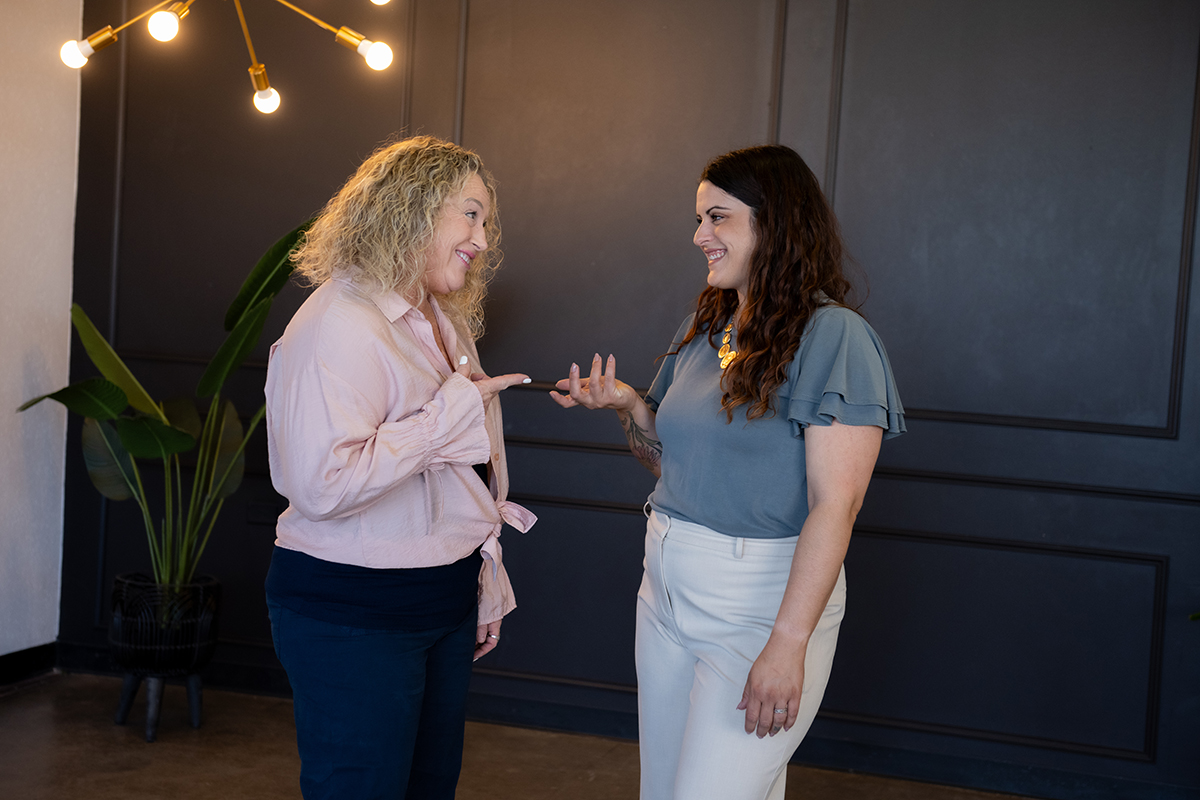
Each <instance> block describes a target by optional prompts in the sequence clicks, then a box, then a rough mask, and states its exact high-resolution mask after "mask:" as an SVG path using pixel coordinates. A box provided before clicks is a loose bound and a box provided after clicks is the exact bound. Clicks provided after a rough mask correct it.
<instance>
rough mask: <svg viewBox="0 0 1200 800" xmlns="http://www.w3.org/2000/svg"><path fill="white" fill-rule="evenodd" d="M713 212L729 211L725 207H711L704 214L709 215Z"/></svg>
mask: <svg viewBox="0 0 1200 800" xmlns="http://www.w3.org/2000/svg"><path fill="white" fill-rule="evenodd" d="M714 211H729V208H728V207H727V206H712V207H710V208H709V209H708V210H707V211H705V212H704V213H705V214H711V213H712V212H714Z"/></svg>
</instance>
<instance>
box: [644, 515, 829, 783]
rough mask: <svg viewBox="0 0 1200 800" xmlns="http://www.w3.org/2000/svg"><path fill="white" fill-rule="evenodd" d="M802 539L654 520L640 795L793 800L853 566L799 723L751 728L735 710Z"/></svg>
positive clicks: (807, 678)
mask: <svg viewBox="0 0 1200 800" xmlns="http://www.w3.org/2000/svg"><path fill="white" fill-rule="evenodd" d="M796 539H797V537H791V538H787V539H742V538H736V537H733V536H726V535H725V534H722V533H718V532H716V531H714V530H711V529H710V528H706V527H704V526H702V525H696V524H693V523H690V522H683V521H681V520H678V519H672V518H670V517H667V516H665V515H663V514H659V513H658V512H652V513H651V515H650V521H649V523H648V524H647V526H646V561H645V567H646V571H645V575H644V576H643V578H642V586H641V589H640V590H639V591H638V606H637V638H636V645H635V655H636V660H637V676H638V731H639V745H640V750H641V763H642V777H641V780H642V784H641V800H783V795H784V783H785V781H786V778H787V763H788V760H789V759H790V758H791V757H792V754H793V753H794V752H795V750H796V747H797V746H798V745H799V744H800V740H801V739H803V738H804V734H805V733H806V732H807V731H808V728H809V726H810V725H812V721H813V718H814V717H816V714H817V708H818V707H819V706H820V705H821V697H822V696H823V695H824V694H825V685H826V683H827V682H828V681H829V671H830V668H831V667H832V666H833V651H834V649H835V648H836V647H837V636H838V628H839V627H840V626H841V622H842V615H843V612H844V604H845V599H846V573H845V570H844V569H843V570H842V571H841V572H840V573H839V575H838V580H837V585H836V586H835V587H834V590H833V594H832V595H831V596H830V599H829V603H828V604H827V605H826V607H825V612H824V613H823V614H822V616H821V621H820V622H819V624H818V625H817V629H816V631H815V632H814V633H813V635H812V637H811V639H810V641H809V644H808V651H807V653H806V655H805V658H804V685H803V689H802V695H801V698H800V713H799V716H798V718H797V720H796V724H795V725H794V726H793V727H792V729H791V730H790V731H786V732H784V731H780V732H779V733H778V734H776V735H775V736H766V737H764V738H762V739H759V738H758V737H757V736H756V735H754V734H748V733H746V729H745V721H746V712H744V711H739V710H738V709H737V704H738V703H739V702H740V701H741V699H742V690H743V689H744V688H745V686H746V677H747V676H748V675H749V673H750V667H751V665H753V663H754V660H755V659H756V658H758V655H759V653H761V652H762V649H763V647H764V646H765V645H766V643H767V637H768V636H770V634H771V628H772V626H773V625H774V624H775V617H776V615H777V614H778V613H779V604H780V602H781V601H782V599H783V592H784V589H785V588H786V586H787V580H788V574H789V572H790V569H791V563H792V555H793V553H794V551H795V549H796Z"/></svg>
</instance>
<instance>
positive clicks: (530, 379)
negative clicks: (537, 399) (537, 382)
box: [521, 378, 533, 383]
mask: <svg viewBox="0 0 1200 800" xmlns="http://www.w3.org/2000/svg"><path fill="white" fill-rule="evenodd" d="M521 383H533V378H526V379H525V380H523V381H521Z"/></svg>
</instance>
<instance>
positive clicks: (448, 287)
mask: <svg viewBox="0 0 1200 800" xmlns="http://www.w3.org/2000/svg"><path fill="white" fill-rule="evenodd" d="M491 210H492V209H491V198H490V196H489V195H488V190H487V187H486V186H484V184H483V179H482V178H480V177H479V175H478V174H472V175H471V177H469V178H467V182H466V183H465V184H464V185H463V189H462V191H461V192H458V193H457V194H454V195H451V196H450V197H449V198H447V199H446V202H445V204H444V205H443V206H442V211H441V215H440V216H439V217H438V221H437V227H436V228H434V230H433V242H432V243H431V244H430V245H429V249H427V250H426V251H425V288H426V289H428V290H429V292H430V293H431V294H435V295H445V294H450V293H451V292H456V291H458V290H459V289H461V288H462V287H463V283H464V282H465V281H466V279H467V271H468V270H470V268H471V262H472V261H473V260H474V259H475V257H476V256H478V255H479V254H480V253H482V252H483V251H484V250H487V247H488V241H487V229H486V224H487V219H488V215H489V214H491Z"/></svg>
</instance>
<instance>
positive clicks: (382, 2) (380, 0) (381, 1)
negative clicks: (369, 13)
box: [371, 0, 389, 6]
mask: <svg viewBox="0 0 1200 800" xmlns="http://www.w3.org/2000/svg"><path fill="white" fill-rule="evenodd" d="M371 2H372V3H374V4H375V5H377V6H386V5H387V4H388V2H389V0H371Z"/></svg>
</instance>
